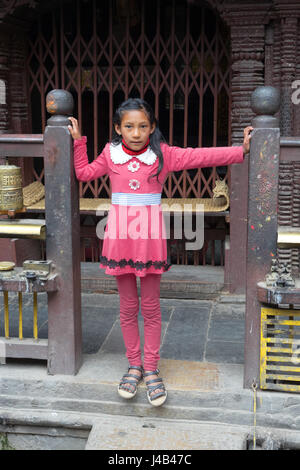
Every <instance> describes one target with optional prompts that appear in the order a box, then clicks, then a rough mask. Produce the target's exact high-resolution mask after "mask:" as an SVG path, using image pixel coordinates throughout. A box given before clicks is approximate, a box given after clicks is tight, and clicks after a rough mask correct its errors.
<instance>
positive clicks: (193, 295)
mask: <svg viewBox="0 0 300 470" xmlns="http://www.w3.org/2000/svg"><path fill="white" fill-rule="evenodd" d="M137 286H138V291H139V289H140V287H139V280H138V282H137ZM81 289H82V292H85V293H105V294H108V293H111V294H117V293H118V289H117V284H116V280H115V278H114V276H109V275H106V274H105V272H104V269H101V268H99V263H81ZM223 289H224V268H223V267H222V266H181V265H174V266H172V269H171V270H170V271H169V272H166V273H164V274H163V275H162V278H161V289H160V295H161V297H162V298H173V299H176V298H180V299H215V298H217V297H218V296H219V295H220V293H221V292H222V291H223Z"/></svg>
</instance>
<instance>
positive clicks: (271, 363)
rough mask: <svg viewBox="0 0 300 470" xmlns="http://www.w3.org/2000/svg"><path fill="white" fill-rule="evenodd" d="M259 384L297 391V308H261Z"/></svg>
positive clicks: (299, 313) (299, 314)
mask: <svg viewBox="0 0 300 470" xmlns="http://www.w3.org/2000/svg"><path fill="white" fill-rule="evenodd" d="M260 387H261V388H262V389H267V390H281V391H286V392H300V311H299V310H292V309H291V310H290V309H275V308H262V309H261V342H260Z"/></svg>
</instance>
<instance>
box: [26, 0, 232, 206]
mask: <svg viewBox="0 0 300 470" xmlns="http://www.w3.org/2000/svg"><path fill="white" fill-rule="evenodd" d="M29 50H30V54H29V57H28V64H27V65H28V74H29V93H30V96H31V105H32V116H34V118H33V123H32V125H33V131H34V132H42V131H43V129H44V126H45V123H46V119H47V116H46V113H45V107H44V103H45V95H46V93H47V92H48V91H49V90H50V89H53V88H65V89H67V90H69V91H71V92H72V93H73V95H74V97H75V100H76V112H75V115H76V116H77V117H78V119H79V122H80V125H81V128H82V133H83V134H85V135H87V137H88V151H89V158H90V159H91V160H92V159H93V158H95V157H96V156H97V155H98V154H99V151H100V150H101V149H102V148H103V146H104V144H105V143H106V142H107V141H108V139H109V138H110V136H111V130H112V129H111V126H112V124H111V123H112V116H113V112H114V109H115V108H116V106H117V105H118V104H119V103H120V102H121V101H122V100H123V99H126V98H127V97H129V96H141V97H144V98H145V99H146V100H147V101H149V102H150V103H151V104H152V106H153V108H154V109H155V113H156V116H157V117H158V120H159V125H160V128H161V130H162V132H163V134H164V136H165V138H166V140H167V141H168V142H169V143H170V144H172V145H180V146H208V147H209V146H212V145H228V144H230V139H231V136H230V119H229V116H230V111H231V106H230V42H229V35H228V31H227V29H226V28H225V26H224V24H223V23H222V22H221V21H220V20H219V19H218V18H217V17H216V15H215V13H214V12H213V10H211V9H210V8H207V6H204V4H203V3H202V2H200V4H199V2H198V3H192V4H191V2H186V0H177V1H175V0H164V1H161V0H152V1H151V2H147V1H145V0H139V1H137V0H113V1H108V0H103V1H102V2H101V6H100V4H99V2H97V1H96V0H85V1H83V0H76V1H74V2H72V8H71V9H70V8H69V3H64V2H61V7H60V9H56V10H53V11H52V12H51V13H50V14H47V15H45V16H41V17H40V19H39V21H38V22H37V23H36V24H35V27H34V29H33V31H32V34H31V37H30V47H29ZM39 126H40V128H39V129H38V127H39ZM219 177H222V178H228V174H227V168H223V167H221V168H219V169H218V171H217V170H216V168H213V169H203V170H202V171H201V170H189V171H184V172H180V173H179V174H175V173H173V174H171V175H170V176H169V178H168V180H167V181H166V183H165V187H164V195H165V196H167V197H209V196H211V195H212V187H213V186H214V182H215V180H216V178H217V179H218V178H219ZM35 178H36V179H42V178H43V169H42V168H36V169H35ZM80 186H81V196H87V197H108V196H110V186H109V180H108V177H103V178H100V179H99V180H98V181H93V182H89V183H86V184H82V183H81V185H80Z"/></svg>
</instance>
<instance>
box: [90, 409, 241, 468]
mask: <svg viewBox="0 0 300 470" xmlns="http://www.w3.org/2000/svg"><path fill="white" fill-rule="evenodd" d="M248 434H249V428H246V427H236V428H232V427H231V428H228V426H222V425H218V424H216V423H214V424H207V423H197V422H192V421H188V422H187V421H175V420H174V421H172V422H170V421H167V420H159V419H147V418H138V417H137V418H132V417H127V418H126V420H120V419H117V418H112V417H103V418H102V419H99V420H98V421H97V422H96V423H95V424H94V426H93V428H92V431H91V432H90V435H89V438H88V442H87V444H86V448H85V449H86V450H116V451H117V450H119V451H122V450H166V449H168V450H173V449H174V450H177V451H178V450H179V449H180V450H245V449H246V440H247V435H248ZM179 453H180V452H178V454H179ZM162 454H163V453H162ZM115 457H117V456H116V455H115ZM145 459H149V457H148V456H147V457H145ZM141 463H142V465H141V468H150V466H151V464H153V461H151V462H148V461H147V460H143V462H141ZM178 463H179V462H178ZM169 465H170V464H169Z"/></svg>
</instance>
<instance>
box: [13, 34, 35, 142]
mask: <svg viewBox="0 0 300 470" xmlns="http://www.w3.org/2000/svg"><path fill="white" fill-rule="evenodd" d="M26 43H27V40H26V36H25V34H24V33H22V32H21V31H20V32H18V33H15V34H13V36H12V40H11V52H10V58H9V73H8V77H9V83H10V87H9V94H8V96H9V105H10V114H11V127H12V129H13V131H14V132H15V133H17V134H22V133H29V132H30V127H29V123H28V115H29V113H28V98H27V86H26V56H27V49H26Z"/></svg>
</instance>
